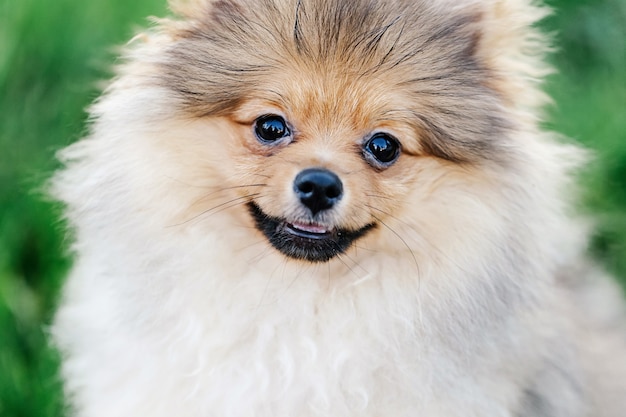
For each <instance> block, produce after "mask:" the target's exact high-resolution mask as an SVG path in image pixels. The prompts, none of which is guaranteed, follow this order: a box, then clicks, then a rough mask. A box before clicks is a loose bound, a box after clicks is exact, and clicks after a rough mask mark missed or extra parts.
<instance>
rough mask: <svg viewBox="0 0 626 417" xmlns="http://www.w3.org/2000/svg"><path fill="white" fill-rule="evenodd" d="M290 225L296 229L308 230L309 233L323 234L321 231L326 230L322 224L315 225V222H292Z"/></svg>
mask: <svg viewBox="0 0 626 417" xmlns="http://www.w3.org/2000/svg"><path fill="white" fill-rule="evenodd" d="M292 226H293V227H294V228H296V229H298V230H302V231H304V232H309V233H317V234H323V233H327V232H328V230H327V229H326V228H324V227H323V226H317V225H315V224H306V223H299V222H296V223H293V224H292Z"/></svg>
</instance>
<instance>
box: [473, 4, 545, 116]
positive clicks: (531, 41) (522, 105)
mask: <svg viewBox="0 0 626 417" xmlns="http://www.w3.org/2000/svg"><path fill="white" fill-rule="evenodd" d="M476 5H477V7H481V8H482V10H481V11H480V15H481V19H482V24H481V25H480V31H481V33H480V37H479V39H480V40H479V42H478V45H477V48H476V56H477V58H478V59H479V61H481V62H482V63H483V65H485V66H486V67H487V68H489V69H490V70H491V71H492V73H493V74H494V77H493V79H492V81H491V82H492V87H493V88H494V89H495V90H496V91H498V92H499V93H500V94H501V95H502V97H503V98H504V99H505V100H506V102H507V103H508V104H510V105H511V106H513V107H515V108H516V109H517V110H520V111H522V112H525V113H528V114H535V113H536V111H537V109H538V108H539V107H541V106H542V105H544V104H546V102H548V101H549V100H548V98H547V96H546V95H545V94H544V93H543V92H542V91H541V89H540V86H541V82H542V81H543V79H544V78H545V77H546V76H547V75H548V74H550V73H551V72H552V68H551V67H550V66H549V65H548V64H547V63H546V60H545V58H546V54H547V53H548V52H549V51H550V42H549V38H548V37H547V36H546V35H545V34H544V33H542V31H541V30H539V28H538V27H537V24H538V22H539V21H541V20H542V19H543V18H545V17H546V16H547V15H549V14H550V9H548V8H547V7H543V6H541V5H540V4H539V3H538V2H536V1H533V0H491V1H485V2H477V3H476Z"/></svg>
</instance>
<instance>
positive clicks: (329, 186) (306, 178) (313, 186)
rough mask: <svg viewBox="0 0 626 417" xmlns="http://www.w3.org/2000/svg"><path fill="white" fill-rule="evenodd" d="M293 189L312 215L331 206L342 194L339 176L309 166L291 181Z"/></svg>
mask: <svg viewBox="0 0 626 417" xmlns="http://www.w3.org/2000/svg"><path fill="white" fill-rule="evenodd" d="M293 189H294V191H295V192H296V195H297V196H298V198H300V201H301V202H302V204H304V205H305V206H306V207H308V208H309V210H311V213H312V214H313V215H316V214H317V213H319V212H320V211H322V210H327V209H329V208H331V207H332V206H334V205H335V203H337V201H339V200H340V199H341V197H342V196H343V185H342V184H341V180H340V179H339V177H338V176H337V175H335V174H334V173H332V172H330V171H329V170H327V169H321V168H309V169H305V170H304V171H302V172H300V173H299V174H298V175H297V176H296V179H295V180H294V182H293Z"/></svg>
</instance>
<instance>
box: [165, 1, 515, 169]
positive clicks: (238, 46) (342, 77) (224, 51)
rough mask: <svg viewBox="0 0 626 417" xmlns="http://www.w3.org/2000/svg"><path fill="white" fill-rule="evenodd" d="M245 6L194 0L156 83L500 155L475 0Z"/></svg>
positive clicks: (219, 106) (453, 153) (465, 155)
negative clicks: (459, 2) (402, 130)
mask: <svg viewBox="0 0 626 417" xmlns="http://www.w3.org/2000/svg"><path fill="white" fill-rule="evenodd" d="M248 3H249V2H247V1H245V0H239V1H235V0H220V1H217V2H196V3H194V4H195V7H194V8H193V11H192V12H191V13H192V14H191V15H190V16H188V20H187V22H186V23H185V24H178V25H176V26H175V29H174V31H173V33H174V37H175V38H176V42H175V43H173V44H172V46H171V47H170V49H169V50H168V60H167V61H166V62H165V67H166V68H165V71H164V74H165V75H164V76H163V81H164V83H165V84H166V86H167V87H168V88H170V89H173V90H174V91H176V92H177V93H178V94H180V96H181V97H182V99H183V101H184V102H185V105H186V108H187V111H192V112H193V113H194V114H197V115H198V116H201V117H202V116H211V115H218V114H224V113H229V112H232V111H234V110H235V109H236V108H238V107H239V106H240V105H241V104H242V102H243V101H244V100H247V99H250V98H251V97H253V98H257V99H260V100H262V99H265V100H268V101H272V102H274V103H275V104H277V105H279V106H280V107H281V108H285V109H291V110H293V113H295V114H298V115H299V116H301V117H302V116H304V115H310V116H311V117H312V119H311V120H315V123H320V122H323V123H326V124H327V125H330V126H329V128H332V124H333V123H341V122H343V123H353V124H356V126H355V127H356V128H361V129H367V128H376V126H372V125H374V124H375V123H376V122H377V121H384V120H394V121H397V122H402V123H404V124H405V125H407V126H409V127H411V128H413V130H414V131H416V132H418V136H420V137H421V143H420V144H419V148H421V149H422V150H424V151H426V152H428V153H430V154H432V155H435V156H438V157H442V158H445V159H449V160H453V161H472V160H485V159H487V160H489V159H491V160H501V159H503V148H504V147H503V146H502V143H501V142H502V138H503V137H504V136H505V134H504V132H505V131H506V127H507V122H506V116H505V115H504V113H503V110H502V105H501V102H502V100H503V98H502V97H501V95H500V93H499V92H498V91H497V90H496V89H495V88H492V86H490V85H489V80H491V79H492V78H493V72H494V69H493V68H489V66H488V65H487V63H486V62H483V60H481V59H480V57H479V54H478V50H479V48H480V42H481V36H482V34H481V32H480V30H479V29H478V25H477V23H478V22H479V21H480V19H481V18H482V17H481V13H480V10H477V8H476V7H470V6H466V7H457V8H455V9H453V13H450V9H449V8H446V11H445V13H443V12H441V11H440V10H439V9H438V8H437V7H436V6H434V5H433V4H432V2H426V1H414V2H404V1H371V0H357V1H350V2H345V1H339V0H326V1H307V0H299V1H297V0H263V1H256V2H254V3H253V4H252V3H251V4H248ZM284 3H288V4H287V5H285V4H284ZM188 12H189V9H188ZM286 80H289V83H287V82H286ZM461 101H462V103H463V105H462V107H461V106H460V105H459V103H460V102H461ZM357 108H358V109H359V113H356V112H354V109H357ZM367 109H369V110H370V111H369V114H365V113H367V112H364V110H367ZM485 109H488V111H485Z"/></svg>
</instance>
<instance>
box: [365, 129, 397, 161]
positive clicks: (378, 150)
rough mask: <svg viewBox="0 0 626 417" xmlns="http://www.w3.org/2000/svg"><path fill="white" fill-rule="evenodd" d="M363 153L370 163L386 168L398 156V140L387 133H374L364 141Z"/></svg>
mask: <svg viewBox="0 0 626 417" xmlns="http://www.w3.org/2000/svg"><path fill="white" fill-rule="evenodd" d="M363 155H364V156H365V159H366V160H367V161H368V162H369V163H370V164H372V165H374V166H376V167H379V168H386V167H388V166H390V165H391V164H393V163H394V162H395V161H396V159H398V157H399V156H400V142H398V140H397V139H396V138H394V137H393V136H391V135H389V134H387V133H376V134H375V135H374V136H372V137H371V138H369V139H368V141H367V142H365V145H364V146H363Z"/></svg>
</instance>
